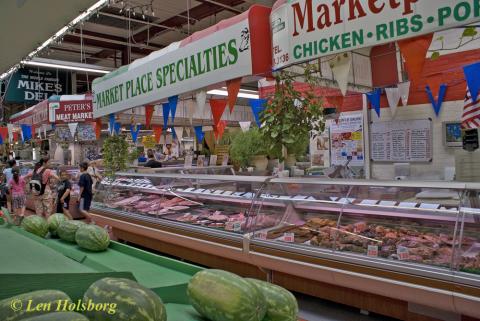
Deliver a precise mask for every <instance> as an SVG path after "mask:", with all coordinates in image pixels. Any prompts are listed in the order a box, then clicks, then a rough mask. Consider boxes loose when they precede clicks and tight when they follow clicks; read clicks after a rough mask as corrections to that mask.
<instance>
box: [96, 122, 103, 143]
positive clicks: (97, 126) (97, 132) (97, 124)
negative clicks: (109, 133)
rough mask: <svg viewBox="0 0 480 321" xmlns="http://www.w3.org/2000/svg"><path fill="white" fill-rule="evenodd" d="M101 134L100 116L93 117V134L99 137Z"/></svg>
mask: <svg viewBox="0 0 480 321" xmlns="http://www.w3.org/2000/svg"><path fill="white" fill-rule="evenodd" d="M101 135H102V118H97V119H95V136H96V137H97V139H100V136H101Z"/></svg>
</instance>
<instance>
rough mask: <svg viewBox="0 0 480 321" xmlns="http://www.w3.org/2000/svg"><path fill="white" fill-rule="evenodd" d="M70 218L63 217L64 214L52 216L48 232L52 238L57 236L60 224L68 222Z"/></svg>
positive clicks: (49, 219)
mask: <svg viewBox="0 0 480 321" xmlns="http://www.w3.org/2000/svg"><path fill="white" fill-rule="evenodd" d="M67 220H68V218H67V217H66V216H65V215H63V214H62V213H56V214H53V215H51V216H50V217H49V218H48V220H47V222H48V230H49V231H50V235H51V236H57V229H58V226H59V225H60V223H62V222H65V221H67Z"/></svg>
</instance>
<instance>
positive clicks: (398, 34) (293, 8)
mask: <svg viewBox="0 0 480 321" xmlns="http://www.w3.org/2000/svg"><path fill="white" fill-rule="evenodd" d="M270 21H271V26H272V33H273V67H274V69H278V68H281V67H285V66H288V65H291V64H295V63H299V62H302V61H308V60H311V59H315V58H318V57H321V56H326V55H331V54H335V53H340V52H345V51H351V50H354V49H358V48H363V47H370V46H374V45H378V44H382V43H388V42H393V41H396V40H400V39H405V38H411V37H415V36H419V35H422V34H427V33H431V32H434V31H438V30H443V29H448V28H451V27H455V26H462V25H467V24H470V23H473V22H476V21H480V0H469V1H458V0H329V1H325V0H293V1H285V0H279V1H278V2H277V4H276V6H275V7H274V9H273V10H272V14H271V15H270Z"/></svg>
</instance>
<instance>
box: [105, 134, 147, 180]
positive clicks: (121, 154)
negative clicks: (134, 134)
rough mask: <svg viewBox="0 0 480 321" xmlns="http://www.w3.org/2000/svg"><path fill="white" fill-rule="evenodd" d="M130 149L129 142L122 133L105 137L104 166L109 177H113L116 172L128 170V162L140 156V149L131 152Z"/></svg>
mask: <svg viewBox="0 0 480 321" xmlns="http://www.w3.org/2000/svg"><path fill="white" fill-rule="evenodd" d="M128 149H129V146H128V143H127V141H126V140H125V137H123V136H121V135H114V136H109V137H108V138H107V139H105V141H104V142H103V166H104V168H105V174H106V175H107V176H108V177H113V176H114V175H115V172H118V171H124V170H126V169H127V167H128V163H130V162H132V161H133V160H134V159H135V158H136V157H138V150H137V151H134V152H132V153H130V152H129V150H128Z"/></svg>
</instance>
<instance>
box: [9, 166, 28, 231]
mask: <svg viewBox="0 0 480 321" xmlns="http://www.w3.org/2000/svg"><path fill="white" fill-rule="evenodd" d="M8 186H9V188H10V195H11V196H12V211H13V214H14V218H15V220H16V221H17V222H18V224H20V223H21V222H22V220H23V217H24V216H25V207H26V202H27V197H26V195H25V179H24V178H23V177H21V176H20V170H19V169H18V167H14V168H13V169H12V179H11V180H10V181H9V182H8Z"/></svg>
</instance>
